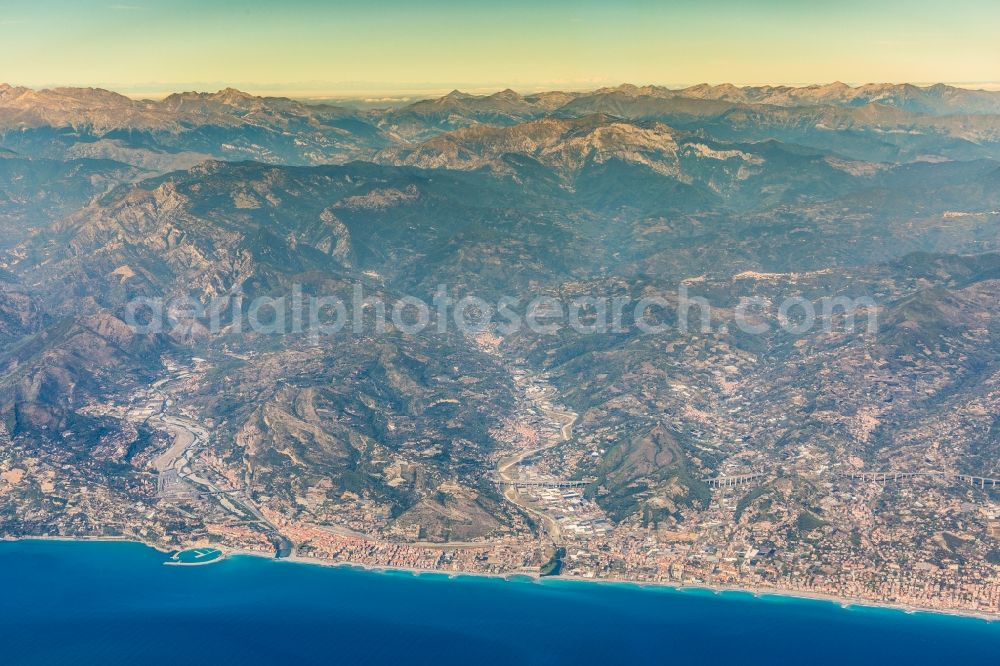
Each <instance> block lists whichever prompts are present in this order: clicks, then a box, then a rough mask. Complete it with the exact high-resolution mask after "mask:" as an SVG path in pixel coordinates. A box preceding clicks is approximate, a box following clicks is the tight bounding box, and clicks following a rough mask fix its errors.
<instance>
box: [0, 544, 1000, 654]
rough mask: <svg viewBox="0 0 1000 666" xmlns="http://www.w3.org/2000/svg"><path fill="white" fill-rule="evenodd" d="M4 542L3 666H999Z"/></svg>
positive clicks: (306, 570) (703, 616) (402, 584)
mask: <svg viewBox="0 0 1000 666" xmlns="http://www.w3.org/2000/svg"><path fill="white" fill-rule="evenodd" d="M168 560H169V556H168V555H166V554H163V553H159V552H157V551H155V550H152V549H150V548H147V547H145V546H143V545H140V544H135V543H124V542H64V541H16V542H4V543H0V589H2V594H0V636H2V640H3V650H4V661H5V663H9V664H18V665H20V664H64V663H75V664H87V663H95V664H96V663H100V664H115V663H122V664H124V663H128V664H134V663H142V664H176V663H179V662H182V661H191V660H197V661H200V662H209V663H213V664H257V663H261V664H263V663H288V664H292V663H294V664H390V663H392V664H397V663H418V664H419V663H435V664H451V663H456V664H457V663H476V664H508V663H521V664H562V663H574V664H586V663H618V664H628V663H632V664H664V663H683V662H692V661H694V660H697V663H703V664H704V663H730V662H736V661H738V662H741V663H752V664H756V663H771V664H784V663H801V662H803V661H809V662H811V663H814V664H843V663H854V664H865V663H910V664H921V663H967V662H971V661H973V660H980V661H983V662H986V663H989V662H991V661H993V660H994V659H995V656H996V654H997V651H998V650H1000V623H998V622H986V621H984V620H981V619H976V618H966V617H957V616H946V615H937V614H930V613H913V614H910V613H904V612H902V611H898V610H893V609H882V608H867V607H865V608H861V607H848V608H842V607H841V606H839V605H838V604H835V603H832V602H827V601H817V600H807V599H795V598H786V597H777V596H767V597H762V598H756V597H754V596H752V595H750V594H744V593H729V592H727V593H721V594H716V593H714V592H711V591H707V590H672V589H669V588H639V587H637V586H634V585H618V584H596V583H586V582H569V581H563V580H544V581H542V582H538V581H533V580H528V579H524V580H513V581H508V580H502V579H493V578H483V577H471V576H461V577H458V578H449V577H447V576H445V575H439V574H419V575H415V574H411V573H407V572H387V573H383V572H372V571H365V570H361V569H355V568H348V567H321V566H314V565H307V564H298V563H292V562H274V561H269V560H267V559H264V558H258V557H249V556H236V557H230V558H228V559H226V560H224V561H221V562H217V563H215V564H212V565H211V566H199V567H176V566H162V565H163V563H164V562H166V561H168Z"/></svg>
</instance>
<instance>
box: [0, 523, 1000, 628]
mask: <svg viewBox="0 0 1000 666" xmlns="http://www.w3.org/2000/svg"><path fill="white" fill-rule="evenodd" d="M18 541H57V542H67V543H73V542H108V543H135V544H139V545H142V546H145V547H147V548H151V549H153V550H155V551H156V552H158V553H161V554H164V555H169V554H170V553H174V552H177V550H174V549H169V548H164V547H162V546H160V545H157V544H153V543H148V542H146V541H143V540H140V539H134V538H129V537H123V536H81V537H70V536H25V537H11V536H3V537H0V542H18ZM212 547H213V548H218V549H219V550H221V551H222V555H221V556H220V557H218V558H216V559H214V560H212V561H211V562H205V563H203V564H198V565H196V566H208V565H210V564H215V563H217V562H222V561H224V560H227V559H230V558H231V557H255V558H259V559H264V560H271V561H274V562H290V563H292V564H299V565H306V566H320V567H341V568H348V569H357V570H361V571H365V572H368V573H407V574H411V575H413V576H422V575H428V574H430V575H434V576H440V577H444V578H449V579H453V578H464V577H475V578H485V579H494V580H497V579H499V580H504V581H508V582H516V580H517V579H528V580H530V581H532V582H535V583H543V582H544V581H554V582H559V583H572V584H578V583H579V584H587V583H598V584H602V585H619V586H629V587H636V588H639V589H643V588H650V589H660V590H668V591H673V592H695V591H701V592H711V593H713V594H715V595H721V594H725V593H733V594H745V595H750V596H753V597H755V598H757V599H762V598H764V597H780V598H785V599H799V600H806V601H822V602H827V603H831V604H835V605H837V606H840V607H841V608H842V609H844V610H849V609H851V608H866V609H874V610H891V611H897V612H901V613H904V614H906V615H915V614H924V615H941V616H945V617H956V618H966V619H975V620H981V621H984V622H987V623H990V624H992V623H997V622H1000V612H997V613H988V612H982V611H972V610H962V609H950V608H928V607H923V606H914V605H910V604H900V603H892V602H880V601H874V600H872V599H864V598H851V597H840V596H836V595H832V594H824V593H820V592H808V591H798V590H786V589H783V588H770V587H762V588H756V589H753V588H744V587H739V586H733V585H712V584H710V583H692V584H685V583H679V584H678V583H666V582H660V581H640V580H629V579H624V578H583V577H579V576H564V575H556V576H540V575H538V574H534V573H529V572H510V573H485V572H475V571H444V570H441V569H419V568H413V567H403V566H395V565H381V564H365V563H360V562H350V561H332V560H324V559H319V558H313V557H304V556H301V555H293V556H290V557H284V558H276V557H274V556H273V555H271V554H268V553H262V552H260V551H253V550H241V549H228V548H225V547H221V546H217V545H216V546H212Z"/></svg>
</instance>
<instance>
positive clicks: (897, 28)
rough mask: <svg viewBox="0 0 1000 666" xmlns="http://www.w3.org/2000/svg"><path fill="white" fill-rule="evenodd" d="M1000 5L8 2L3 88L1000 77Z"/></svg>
mask: <svg viewBox="0 0 1000 666" xmlns="http://www.w3.org/2000/svg"><path fill="white" fill-rule="evenodd" d="M998 32H1000V2H998V0H949V1H946V2H941V1H934V2H931V1H928V0H906V1H902V0H863V1H861V0H836V1H830V2H819V1H810V0H796V1H791V0H759V1H755V0H741V1H733V0H701V1H697V0H678V1H661V2H645V1H634V0H621V1H619V2H612V1H604V2H591V1H575V2H573V1H569V0H549V1H547V2H546V1H544V0H532V1H530V2H525V1H523V0H506V1H504V2H496V3H483V2H477V1H476V0H465V1H464V2H452V1H444V0H428V1H426V2H419V1H417V0H410V1H408V2H407V1H396V0H387V1H379V0H370V1H369V2H361V1H354V2H347V1H338V0H333V1H329V0H328V1H327V2H320V1H317V0H284V1H282V0H275V1H273V2H259V1H255V0H251V1H247V2H234V1H230V0H216V1H213V0H172V1H171V2H166V1H163V0H122V1H121V2H115V0H110V1H104V2H94V1H92V0H73V1H67V0H52V1H46V0H33V1H30V2H29V1H24V0H0V82H7V83H11V84H19V85H27V86H32V87H45V86H52V85H75V86H76V85H86V86H100V87H106V88H111V89H115V90H119V91H122V92H160V91H170V90H191V89H198V90H214V89H217V88H220V87H224V86H227V85H232V86H235V87H239V88H242V89H245V90H249V91H251V92H266V91H286V92H297V93H301V94H337V93H343V94H351V93H357V94H362V95H363V94H376V93H385V94H396V93H405V92H407V91H413V90H450V89H452V88H462V89H464V90H476V89H483V90H486V89H497V88H503V87H512V88H515V89H517V90H522V91H529V90H537V89H542V88H563V89H582V88H588V87H589V88H593V87H596V86H600V85H609V84H618V83H623V82H630V83H636V84H660V85H683V84H693V83H701V82H707V83H723V82H731V83H736V84H763V83H772V84H781V83H784V84H806V83H827V82H831V81H835V80H839V81H845V82H848V83H866V82H904V81H907V82H913V83H931V82H946V83H987V82H996V81H998V80H1000V38H998V36H997V35H998Z"/></svg>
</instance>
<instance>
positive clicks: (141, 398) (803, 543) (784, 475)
mask: <svg viewBox="0 0 1000 666" xmlns="http://www.w3.org/2000/svg"><path fill="white" fill-rule="evenodd" d="M165 370H166V372H167V373H168V375H167V377H165V378H164V379H161V380H160V381H157V382H155V383H153V384H152V385H150V386H149V387H148V388H145V389H140V390H137V391H135V392H134V393H132V394H130V395H129V396H128V397H127V399H125V400H124V401H122V402H114V403H105V404H103V405H100V404H91V405H90V406H88V407H87V408H86V409H87V411H88V413H90V414H94V415H101V416H114V417H115V418H119V419H122V420H123V421H126V422H131V423H133V424H134V425H135V427H136V428H137V429H139V428H150V429H151V432H152V433H154V436H155V437H156V438H157V439H156V440H155V441H157V442H159V444H158V445H157V446H156V447H153V450H158V451H159V452H158V453H145V454H143V455H144V456H146V457H145V460H146V461H147V462H145V463H143V464H144V465H145V466H146V467H147V468H148V474H147V477H146V479H147V480H146V481H145V482H144V483H143V487H142V488H141V489H139V488H137V489H136V490H139V491H140V492H141V494H142V495H144V497H142V499H140V500H139V501H134V502H132V503H131V504H129V505H122V504H121V503H117V502H116V501H115V498H114V497H113V495H112V494H110V493H107V492H103V493H102V492H101V491H99V490H98V489H94V490H91V491H88V490H86V489H84V490H81V491H76V492H74V491H73V490H71V487H72V483H73V481H72V477H73V475H75V474H79V473H80V470H78V469H73V468H72V466H71V465H68V464H67V465H64V466H63V467H62V468H59V467H53V466H51V465H46V464H44V463H43V462H42V461H41V460H39V459H38V458H33V457H32V456H28V455H24V456H17V455H16V448H10V446H8V447H5V448H4V450H5V451H8V452H11V453H13V454H14V455H12V456H11V457H9V458H7V459H6V460H4V461H0V470H2V472H0V479H2V480H0V496H2V495H10V494H11V493H17V492H18V491H19V490H22V491H23V490H24V489H26V488H28V487H32V488H34V489H35V490H34V492H40V493H42V494H43V496H45V497H48V498H50V499H49V501H53V502H60V503H61V506H62V507H63V511H62V516H63V518H62V524H61V525H58V526H57V527H56V529H55V530H54V531H53V532H52V533H51V534H52V535H53V536H56V535H64V536H78V537H92V538H98V537H116V538H133V539H139V540H142V541H145V542H147V543H150V544H151V545H154V546H156V547H159V548H163V549H167V550H182V549H185V548H191V547H213V548H222V549H223V550H224V551H227V552H229V553H248V554H257V555H261V556H266V557H273V556H274V555H275V554H278V555H280V556H283V557H289V558H292V559H296V560H300V561H307V562H315V563H319V564H347V565H357V566H365V567H371V568H400V569H407V570H414V571H439V572H446V573H453V574H460V573H467V574H481V575H496V576H509V575H528V576H535V577H537V576H541V575H557V576H560V577H565V578H569V579H581V580H595V581H599V580H610V581H628V582H636V583H642V584H659V585H668V586H677V587H679V586H695V587H708V588H713V589H740V590H748V591H753V592H758V593H765V592H768V593H779V594H800V595H806V596H817V597H823V598H830V599H837V600H841V601H843V602H844V603H848V602H852V603H875V604H887V605H893V606H900V607H906V608H922V609H930V610H937V611H946V612H964V613H974V614H983V615H989V616H994V615H996V614H997V612H998V609H1000V564H998V563H997V562H996V561H995V560H994V559H992V557H993V556H992V555H990V554H989V553H990V552H995V551H990V550H989V549H990V548H993V547H995V546H994V545H993V544H996V542H997V539H998V538H1000V507H998V505H997V503H996V501H995V499H994V498H995V495H994V494H993V492H992V491H993V488H994V485H993V482H992V480H990V481H989V482H987V480H972V479H964V478H949V477H943V476H933V475H929V476H900V475H884V474H883V475H878V474H873V475H871V476H865V475H864V474H863V473H861V474H859V473H856V472H850V471H847V470H853V469H854V468H853V467H851V466H850V465H848V466H846V467H841V466H836V465H829V464H825V463H824V462H823V459H822V456H820V457H818V458H817V456H816V455H815V452H812V453H811V452H810V450H809V449H808V448H807V447H806V448H803V450H801V451H800V452H799V456H797V458H796V459H795V460H794V461H793V462H794V464H790V465H788V466H786V467H785V468H783V469H781V468H775V467H771V468H768V467H767V466H766V464H765V461H764V459H762V458H761V457H760V455H759V454H755V453H753V452H749V451H746V452H743V453H742V454H741V455H739V456H736V457H734V458H733V460H732V462H731V463H730V464H728V465H723V466H721V467H720V469H719V472H718V475H717V476H716V477H714V478H711V479H706V481H707V482H708V486H709V487H710V488H711V500H710V501H709V502H708V503H707V505H706V506H704V507H702V508H692V509H690V510H686V511H685V515H684V517H683V520H674V519H671V520H666V521H661V523H660V524H643V523H642V522H641V521H640V520H637V519H635V518H632V519H629V520H625V521H621V522H619V523H617V524H616V522H615V521H614V520H612V519H611V517H610V516H609V515H608V514H607V512H606V511H604V510H603V509H602V508H601V506H600V505H599V504H598V503H597V502H595V501H594V497H593V495H592V494H591V491H590V490H588V487H591V486H593V485H594V483H595V479H594V478H593V477H589V476H586V475H584V476H580V475H577V476H576V477H573V476H572V475H570V474H567V470H572V469H576V468H578V466H579V461H580V460H581V459H584V458H586V457H588V456H589V455H590V454H589V453H588V452H590V451H594V452H595V453H596V452H599V449H596V450H595V447H600V446H601V444H600V441H601V440H597V442H595V441H594V439H592V438H593V437H595V435H593V434H592V433H590V434H584V435H582V436H581V435H579V434H578V433H579V432H580V430H579V429H575V428H574V424H575V423H576V421H577V420H578V415H577V414H575V413H574V412H572V411H571V410H569V409H567V408H566V407H565V406H563V405H561V404H560V403H559V401H558V397H557V395H556V394H555V391H554V389H553V387H552V384H551V383H550V382H549V381H548V380H547V379H546V377H545V376H544V375H539V374H537V373H532V372H528V371H527V370H525V369H524V366H523V364H519V363H515V364H514V365H513V366H512V369H511V375H512V378H513V381H514V385H515V386H516V387H517V390H518V391H519V392H520V395H521V396H522V397H521V399H520V400H519V401H518V403H517V406H516V408H515V410H514V411H513V412H512V413H511V415H510V416H509V417H508V420H507V421H506V422H505V423H506V425H505V427H503V428H501V429H498V430H497V431H496V432H494V436H495V437H496V439H497V441H498V442H499V443H500V444H501V447H500V448H498V454H497V456H496V458H495V461H494V463H493V465H494V467H495V470H494V472H492V474H491V482H492V483H494V484H495V485H496V487H497V489H498V492H500V493H501V494H502V495H503V496H504V497H506V499H507V501H508V502H510V503H511V504H512V505H514V506H516V507H517V508H518V509H519V510H521V511H523V512H524V514H525V515H526V517H527V518H526V520H530V521H531V522H532V523H534V525H535V527H534V529H531V528H530V527H529V525H530V523H528V522H525V523H524V524H523V527H522V528H521V529H520V530H513V531H507V532H506V533H502V532H498V533H496V534H492V535H489V536H487V537H478V538H472V539H467V540H463V541H455V540H452V541H428V540H421V539H420V533H421V530H420V529H419V527H414V528H413V530H412V532H409V533H399V532H398V531H397V532H393V531H382V532H381V533H380V531H379V529H378V527H377V525H379V524H385V522H386V517H385V516H384V515H382V514H380V513H379V510H378V509H377V507H370V508H365V506H366V505H365V504H364V503H360V504H358V505H357V507H358V509H357V511H358V512H357V514H356V515H355V516H354V517H353V518H351V517H350V516H346V517H345V518H346V519H345V520H344V521H343V522H326V521H323V522H311V521H308V520H303V519H302V517H301V516H300V515H295V514H294V513H290V512H288V511H287V510H283V509H282V508H281V507H280V506H276V505H274V504H273V503H269V502H268V501H267V499H266V496H264V495H262V494H261V493H260V492H255V491H254V489H253V485H252V484H253V479H252V476H251V475H249V474H248V473H247V471H246V470H236V469H232V468H231V466H229V465H228V464H227V462H226V460H225V459H224V458H223V457H220V455H219V453H218V451H217V450H215V449H214V447H213V446H211V443H212V426H214V425H215V424H214V423H213V422H212V421H211V420H205V421H203V420H200V419H199V416H198V413H197V411H198V410H197V407H196V406H195V405H193V404H191V403H190V402H189V401H187V400H186V399H185V396H186V395H188V394H191V393H193V392H194V387H196V386H197V385H199V383H201V382H203V381H204V377H205V375H206V373H208V372H210V370H211V367H210V364H209V363H208V362H207V361H205V360H203V359H194V360H193V361H192V362H191V363H190V364H189V365H187V366H183V365H180V364H175V363H168V364H167V365H166V366H165ZM598 436H600V437H603V435H598ZM105 446H107V447H109V450H111V449H112V448H113V447H114V446H115V444H114V442H112V441H108V442H106V443H105ZM15 461H16V462H15ZM400 465H402V467H400ZM405 465H406V462H405V461H402V462H397V469H396V471H395V473H396V474H399V473H401V469H402V468H405ZM804 488H808V489H809V491H808V492H809V493H810V495H809V498H810V499H809V501H810V502H814V505H811V506H813V508H812V509H809V510H802V509H801V508H799V507H800V506H801V505H800V504H799V502H798V501H796V499H795V498H796V497H799V496H801V495H802V493H803V489H804ZM30 519H31V514H30V513H25V514H24V515H23V520H25V521H30ZM984 549H985V551H986V552H981V551H983V550H984Z"/></svg>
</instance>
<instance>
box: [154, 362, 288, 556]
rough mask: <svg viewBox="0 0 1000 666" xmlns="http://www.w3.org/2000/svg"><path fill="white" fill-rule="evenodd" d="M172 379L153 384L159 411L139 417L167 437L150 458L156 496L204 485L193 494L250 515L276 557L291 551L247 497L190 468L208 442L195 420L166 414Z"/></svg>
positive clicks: (272, 525)
mask: <svg viewBox="0 0 1000 666" xmlns="http://www.w3.org/2000/svg"><path fill="white" fill-rule="evenodd" d="M175 379H177V378H167V379H165V380H160V381H158V382H156V384H154V387H155V388H156V389H157V391H160V392H162V393H161V401H160V411H159V413H158V414H153V415H151V416H147V417H145V418H144V419H143V420H144V421H145V423H147V424H148V425H150V426H151V427H153V428H157V429H159V430H163V431H166V432H167V433H169V434H170V436H171V444H170V446H169V447H167V449H166V450H165V451H163V453H161V454H159V455H158V456H156V458H154V459H153V461H152V465H153V468H154V469H155V470H156V472H157V495H158V496H159V497H161V498H163V497H168V496H170V495H171V494H176V495H181V494H183V493H184V492H186V491H188V489H189V488H190V486H195V487H200V488H204V489H206V491H203V492H198V491H195V493H194V494H200V495H203V496H204V495H210V496H214V497H216V498H217V499H218V500H219V503H220V504H221V505H222V506H223V507H224V508H225V509H226V510H227V511H229V512H230V513H233V514H236V515H238V516H240V517H241V518H245V517H247V516H252V517H253V518H254V520H255V521H256V522H257V523H259V524H261V525H264V526H265V527H266V528H267V529H268V530H269V531H270V533H271V538H272V541H273V543H274V545H275V552H276V555H277V556H278V557H287V556H289V555H291V554H293V552H294V550H295V545H294V543H292V541H291V540H290V539H288V537H286V536H285V535H283V534H282V533H281V531H280V530H279V529H278V527H277V526H276V525H275V524H274V523H272V522H271V521H270V520H268V519H267V518H266V517H265V516H264V514H263V513H261V511H260V510H259V509H258V508H257V507H256V506H255V505H254V503H253V501H252V500H250V498H249V497H246V496H244V495H243V494H241V491H239V490H234V489H232V488H219V487H218V486H216V485H215V483H213V482H212V481H210V480H209V479H206V478H204V477H201V476H198V475H197V474H195V473H194V472H193V471H192V469H191V464H192V462H193V461H194V459H195V457H196V456H197V454H198V451H199V450H200V449H201V448H202V447H204V446H205V445H206V444H207V443H208V432H207V431H206V430H205V429H204V428H203V427H202V426H201V425H200V424H199V423H197V422H196V421H193V420H191V419H189V418H187V417H185V416H181V415H178V414H168V411H169V410H170V408H171V407H172V406H173V405H174V401H173V400H171V399H170V397H169V396H168V394H167V392H166V387H167V386H168V385H169V383H170V382H171V381H173V380H175Z"/></svg>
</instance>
